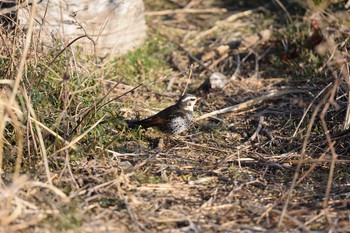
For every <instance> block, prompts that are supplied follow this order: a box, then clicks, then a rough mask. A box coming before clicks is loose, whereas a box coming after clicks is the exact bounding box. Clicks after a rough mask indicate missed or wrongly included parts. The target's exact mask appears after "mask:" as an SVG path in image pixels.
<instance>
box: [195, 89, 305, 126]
mask: <svg viewBox="0 0 350 233" xmlns="http://www.w3.org/2000/svg"><path fill="white" fill-rule="evenodd" d="M294 93H305V94H309V95H312V94H311V93H310V92H308V91H306V90H273V91H270V92H269V93H267V94H265V95H263V96H259V97H257V98H254V99H251V100H248V101H246V102H244V103H240V104H237V105H233V106H230V107H226V108H223V109H220V110H216V111H213V112H210V113H206V114H203V115H202V116H200V117H197V118H196V119H195V120H194V121H199V120H203V119H205V118H208V117H214V116H217V115H220V114H226V113H230V112H236V111H240V110H242V109H245V108H249V107H252V106H254V105H257V104H261V103H262V102H263V101H266V100H268V99H272V98H276V97H278V96H281V95H286V94H294Z"/></svg>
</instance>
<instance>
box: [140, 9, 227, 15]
mask: <svg viewBox="0 0 350 233" xmlns="http://www.w3.org/2000/svg"><path fill="white" fill-rule="evenodd" d="M224 12H227V9H225V8H208V9H191V8H183V9H174V10H163V11H149V12H145V15H147V16H162V15H169V14H178V13H187V14H206V13H224Z"/></svg>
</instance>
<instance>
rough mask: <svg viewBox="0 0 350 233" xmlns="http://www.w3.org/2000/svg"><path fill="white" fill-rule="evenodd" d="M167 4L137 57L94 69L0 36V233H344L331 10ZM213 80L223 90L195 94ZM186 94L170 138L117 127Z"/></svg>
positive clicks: (344, 178) (341, 112) (339, 93)
mask: <svg viewBox="0 0 350 233" xmlns="http://www.w3.org/2000/svg"><path fill="white" fill-rule="evenodd" d="M173 2H174V3H171V2H170V1H167V4H169V5H166V7H167V11H166V12H163V11H162V10H164V8H160V7H161V6H162V7H164V5H163V3H164V2H163V1H146V6H147V10H148V11H149V12H150V13H149V14H148V18H147V20H148V24H149V26H150V29H149V38H148V40H147V42H146V44H145V45H144V46H143V47H142V48H140V49H138V50H137V51H134V52H131V53H129V54H127V55H126V56H124V57H122V58H119V59H116V60H112V61H104V63H99V64H97V66H96V64H95V62H94V59H90V58H86V57H76V55H75V54H77V53H73V52H72V51H71V50H70V48H68V49H67V50H65V52H64V53H61V52H62V49H63V48H61V47H59V46H58V47H57V49H56V50H55V51H52V52H51V53H48V52H44V51H41V49H40V48H38V47H36V46H35V45H36V44H35V43H33V41H31V40H30V39H29V38H32V34H34V35H36V34H35V33H36V32H33V31H32V30H31V28H32V27H31V26H29V30H27V31H26V32H22V31H21V30H20V29H18V30H16V31H15V32H13V33H12V34H7V33H5V32H4V31H2V32H1V41H2V42H1V43H2V46H0V63H1V69H0V74H1V75H2V77H3V79H2V80H1V82H0V85H1V91H0V100H1V101H0V117H1V118H2V119H1V120H0V135H1V137H0V169H1V183H0V203H1V204H0V231H1V232H18V231H22V232H45V231H47V232H58V231H62V232H107V231H109V232H145V231H146V232H147V231H150V232H243V231H244V232H246V231H250V232H270V231H276V232H301V231H304V232H308V231H332V232H346V231H348V229H349V226H350V222H349V214H350V212H349V202H350V201H349V200H350V199H349V194H350V178H349V172H350V171H349V161H350V160H349V156H348V154H349V151H350V150H349V147H350V145H349V135H350V134H349V132H348V128H349V124H350V123H349V122H350V118H349V117H350V114H349V111H350V104H349V103H350V101H349V90H350V83H349V80H348V79H349V78H348V77H349V55H348V49H349V39H348V37H349V25H348V22H347V21H346V19H347V18H346V17H343V15H342V14H341V13H344V12H343V11H342V10H343V8H342V7H343V6H342V5H341V4H340V3H338V4H332V5H319V6H318V7H315V6H313V5H310V3H309V5H307V6H306V9H307V11H304V10H303V9H305V8H302V7H301V6H299V5H297V4H294V3H293V4H289V5H282V3H281V2H280V1H276V2H278V4H276V5H270V2H269V1H268V3H266V5H263V6H262V5H254V3H253V2H250V1H246V3H244V4H243V5H239V4H241V3H232V4H226V5H225V4H224V3H221V1H202V2H201V1H173ZM183 4H184V5H186V4H188V5H187V6H188V8H193V9H203V10H188V9H186V8H181V9H180V6H184V5H183ZM236 4H237V5H236ZM304 7H305V6H304ZM242 9H244V10H242ZM32 10H33V11H35V3H34V2H33V6H32ZM169 10H170V11H169ZM232 10H234V11H238V12H232ZM169 12H171V13H172V14H170V15H169ZM165 13H166V14H165ZM287 13H288V14H287ZM33 14H34V13H33ZM287 15H288V16H287ZM282 19H283V20H282ZM290 20H291V21H292V22H289V21H290ZM282 21H283V22H282ZM286 22H287V23H286ZM314 22H317V26H318V28H319V31H314V32H313V29H312V27H311V26H310V25H312V24H313V23H314ZM33 23H34V22H33ZM288 25H289V27H288ZM259 32H261V34H259ZM318 33H322V37H320V35H321V34H318ZM320 38H321V39H322V40H320ZM315 41H316V42H317V43H316V42H315ZM58 54H60V55H59V56H58ZM53 60H54V62H52V61H53ZM213 71H217V72H221V73H223V74H225V75H226V76H227V77H228V78H229V83H228V85H227V86H225V87H224V88H223V89H220V90H209V91H207V90H200V89H198V87H200V86H201V84H202V83H203V82H204V81H205V80H206V78H207V77H208V75H209V74H211V72H213ZM186 89H187V92H191V93H194V94H196V95H198V96H201V97H202V98H203V99H202V101H201V102H200V103H199V104H198V106H197V107H196V114H197V117H198V118H197V119H198V120H197V121H196V122H194V124H193V125H192V127H191V129H190V130H189V131H188V132H187V133H186V134H184V135H181V136H180V137H168V136H165V135H163V134H161V133H160V132H158V131H157V130H152V129H149V130H147V131H145V130H130V129H127V128H126V127H125V123H124V121H123V119H125V118H127V119H129V118H138V117H144V116H148V115H151V114H152V113H154V112H156V111H158V110H159V109H162V108H164V107H166V106H168V105H170V104H172V103H173V102H174V101H175V100H176V99H177V98H178V96H179V95H180V94H181V93H182V92H183V91H184V90H186ZM276 93H277V94H276ZM231 106H233V107H231ZM222 109H224V110H222Z"/></svg>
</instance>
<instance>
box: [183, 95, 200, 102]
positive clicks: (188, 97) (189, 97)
mask: <svg viewBox="0 0 350 233" xmlns="http://www.w3.org/2000/svg"><path fill="white" fill-rule="evenodd" d="M191 99H192V100H196V99H197V98H196V97H194V96H186V97H185V98H184V99H183V100H182V102H186V101H187V100H191Z"/></svg>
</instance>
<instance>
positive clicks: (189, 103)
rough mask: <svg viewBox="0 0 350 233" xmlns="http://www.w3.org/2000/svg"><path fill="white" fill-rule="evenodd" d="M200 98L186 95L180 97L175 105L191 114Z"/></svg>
mask: <svg viewBox="0 0 350 233" xmlns="http://www.w3.org/2000/svg"><path fill="white" fill-rule="evenodd" d="M200 99H201V98H197V97H195V96H194V95H190V94H186V95H183V96H181V97H180V99H179V100H178V101H177V105H179V106H180V108H182V109H183V110H185V111H190V112H193V107H194V105H195V104H196V103H197V101H198V100H200Z"/></svg>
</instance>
